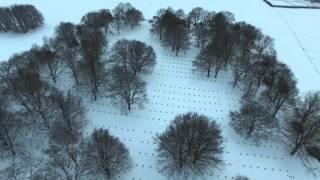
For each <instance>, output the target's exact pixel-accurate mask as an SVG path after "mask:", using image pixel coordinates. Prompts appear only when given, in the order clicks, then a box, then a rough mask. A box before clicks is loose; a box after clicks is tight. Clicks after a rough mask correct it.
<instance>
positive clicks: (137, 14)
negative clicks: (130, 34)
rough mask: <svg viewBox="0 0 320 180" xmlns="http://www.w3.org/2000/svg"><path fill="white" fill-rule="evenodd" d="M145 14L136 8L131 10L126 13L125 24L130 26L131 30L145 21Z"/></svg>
mask: <svg viewBox="0 0 320 180" xmlns="http://www.w3.org/2000/svg"><path fill="white" fill-rule="evenodd" d="M143 20H144V18H143V14H142V12H141V11H139V10H138V9H136V8H130V9H128V10H127V12H126V19H125V24H127V25H129V26H130V27H131V29H133V28H134V27H136V26H139V25H140V23H141V21H143Z"/></svg>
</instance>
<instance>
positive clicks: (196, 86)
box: [0, 0, 320, 180]
mask: <svg viewBox="0 0 320 180" xmlns="http://www.w3.org/2000/svg"><path fill="white" fill-rule="evenodd" d="M118 2H119V1H118V0H81V1H79V0H68V1H64V0H55V1H48V0H1V1H0V6H6V5H11V4H13V3H31V4H34V5H35V6H36V7H37V8H38V9H39V10H40V11H41V12H42V13H43V15H44V17H45V26H44V27H42V28H41V29H38V30H36V31H34V32H30V33H28V34H26V35H16V34H0V60H7V59H8V58H9V57H10V56H11V55H12V54H13V53H16V52H20V51H23V50H27V49H29V48H30V47H31V45H32V44H33V43H39V44H40V43H41V41H42V37H43V36H51V35H52V33H53V31H54V27H55V26H56V25H57V24H59V23H60V22H61V21H72V22H75V23H79V21H80V19H81V17H82V16H83V15H84V14H85V13H87V12H88V11H91V10H96V9H101V8H108V9H112V8H114V6H115V5H116V4H118ZM129 2H130V3H131V4H132V5H134V6H135V7H137V8H138V9H140V10H141V11H142V12H143V13H144V15H145V17H146V18H151V17H152V16H153V15H154V14H156V11H157V10H158V9H160V8H165V7H168V6H171V7H173V8H174V9H178V8H183V9H185V11H186V12H189V11H190V10H191V9H192V8H193V7H196V6H201V7H204V8H205V9H209V10H215V11H221V10H227V11H230V12H233V13H234V14H235V16H236V20H237V21H242V20H245V21H247V22H249V23H251V24H253V25H255V26H257V27H259V28H261V29H262V30H263V32H264V33H265V34H268V35H270V36H271V37H273V38H275V43H276V46H275V47H276V49H277V51H278V55H279V59H280V60H281V61H283V62H285V63H287V64H288V65H289V67H290V68H291V69H292V70H293V72H294V73H295V75H296V77H297V79H298V87H299V89H300V90H301V93H304V92H306V91H308V90H316V89H320V48H319V46H317V45H316V43H317V42H318V40H320V35H318V30H319V27H320V21H319V20H320V10H302V9H299V10H291V9H290V10H289V9H273V8H270V7H269V6H267V5H266V4H265V3H264V2H262V0H244V1H234V0H223V1H221V0H188V1H185V0H161V1H160V0H132V1H129ZM149 28H150V25H149V24H148V23H147V22H145V23H143V24H142V26H141V27H140V28H138V29H136V30H134V31H129V32H122V33H121V35H120V36H115V35H111V36H110V38H109V41H110V42H109V46H112V44H113V43H114V42H115V41H116V40H117V39H121V38H128V39H138V40H141V41H144V42H146V43H148V44H150V45H152V46H153V47H154V49H155V51H156V55H157V60H156V61H157V65H156V66H155V68H154V70H153V72H152V74H150V75H147V76H145V77H144V79H145V80H146V81H147V83H148V86H147V89H148V99H149V101H148V103H147V104H146V105H145V108H144V109H141V110H139V109H135V110H133V112H132V113H129V114H128V115H123V114H121V112H120V110H119V108H118V107H114V106H113V104H112V103H111V102H110V101H109V100H108V99H103V98H101V99H99V100H98V101H97V102H92V101H90V100H87V101H86V104H87V108H88V117H89V119H90V123H89V127H88V128H87V133H90V132H91V130H92V128H94V127H105V128H108V129H109V130H110V132H111V133H112V134H113V135H115V136H117V137H119V138H120V139H121V140H122V142H124V143H125V144H126V145H127V146H128V148H129V151H130V154H131V157H132V159H133V161H134V168H133V169H132V171H130V172H129V173H128V174H127V175H125V176H124V177H122V179H132V180H133V179H134V180H137V179H138V180H139V179H141V180H148V179H151V178H152V179H154V180H158V179H166V177H165V176H163V175H161V174H160V173H159V172H158V167H157V164H156V154H155V147H156V145H155V144H154V141H153V138H154V137H155V135H156V134H157V133H161V132H163V131H164V130H165V128H166V127H167V126H168V124H169V123H170V121H171V120H172V119H173V118H174V117H175V115H177V114H180V113H185V112H187V111H196V112H199V113H203V114H205V115H207V116H209V117H212V118H214V119H216V120H217V121H218V122H219V123H220V124H221V126H222V129H223V136H224V138H225V142H224V146H225V152H224V159H225V163H226V164H225V166H224V169H222V171H221V172H220V171H217V172H216V173H215V174H213V175H212V177H210V176H209V177H207V178H206V179H232V177H235V176H236V175H238V174H243V175H247V176H249V177H250V178H252V179H257V180H261V179H262V180H263V179H274V180H285V179H297V180H308V179H310V180H311V179H316V178H315V177H313V176H312V175H311V174H308V173H307V172H306V169H305V168H303V166H302V165H301V163H300V161H299V160H297V159H295V158H293V157H290V156H289V155H288V153H287V152H286V151H285V150H284V149H283V146H282V145H281V144H275V143H270V144H262V145H261V146H259V147H257V146H256V145H253V144H250V143H248V142H246V141H245V140H244V139H242V138H240V137H239V136H238V135H236V134H235V133H234V132H233V130H232V129H231V128H230V127H229V125H228V122H229V118H228V113H229V111H230V110H236V109H238V108H239V98H240V94H241V92H240V91H239V90H237V89H232V88H231V85H230V81H231V77H230V75H229V74H228V73H222V74H219V76H218V78H217V79H213V78H211V79H207V78H205V77H204V76H202V75H199V74H196V73H193V72H192V63H191V61H192V60H193V58H194V57H195V55H196V53H197V50H196V49H195V48H191V49H190V51H188V53H186V54H183V55H181V56H179V57H175V56H174V55H173V54H171V53H170V52H169V51H168V50H166V49H164V48H163V47H161V46H160V44H159V42H158V41H157V40H156V39H154V38H153V37H152V36H151V35H150V33H149ZM65 83H67V82H65ZM201 178H202V177H201ZM201 178H200V179H201Z"/></svg>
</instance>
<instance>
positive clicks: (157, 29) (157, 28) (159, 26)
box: [0, 9, 167, 40]
mask: <svg viewBox="0 0 320 180" xmlns="http://www.w3.org/2000/svg"><path fill="white" fill-rule="evenodd" d="M166 11H167V10H166V9H159V10H158V11H157V15H156V16H153V17H152V20H151V21H150V22H151V23H152V27H151V29H150V31H151V32H152V33H153V34H155V35H157V36H158V37H159V40H162V33H163V31H164V22H163V20H164V18H162V15H164V14H165V13H166ZM0 12H1V11H0Z"/></svg>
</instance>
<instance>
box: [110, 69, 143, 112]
mask: <svg viewBox="0 0 320 180" xmlns="http://www.w3.org/2000/svg"><path fill="white" fill-rule="evenodd" d="M109 91H110V93H111V97H112V98H114V100H115V102H116V103H120V105H122V107H123V108H124V110H129V111H130V110H131V109H132V106H133V105H135V104H137V105H138V106H140V107H141V106H143V104H144V102H145V101H146V100H147V98H146V96H147V94H146V83H145V82H144V81H143V80H141V79H140V78H139V77H138V76H135V75H134V74H133V73H131V72H126V71H125V69H124V68H123V67H121V66H115V67H114V68H113V70H112V80H111V82H110V84H109Z"/></svg>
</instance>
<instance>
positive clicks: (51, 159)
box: [42, 139, 84, 180]
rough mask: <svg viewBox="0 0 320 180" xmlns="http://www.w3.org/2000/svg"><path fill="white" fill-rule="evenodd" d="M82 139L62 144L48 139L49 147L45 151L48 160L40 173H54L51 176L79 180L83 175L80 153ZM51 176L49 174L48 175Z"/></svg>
mask: <svg viewBox="0 0 320 180" xmlns="http://www.w3.org/2000/svg"><path fill="white" fill-rule="evenodd" d="M82 151H83V142H82V140H81V141H79V142H77V143H72V144H63V143H60V142H57V141H55V140H53V139H49V147H48V149H47V150H46V151H45V154H46V155H48V160H47V162H46V164H45V168H44V169H42V171H44V172H42V173H47V174H54V176H53V177H52V178H55V177H56V178H57V177H58V179H66V180H79V179H81V177H82V176H83V171H84V170H83V168H82V163H81V153H82ZM49 177H50V178H51V175H50V176H49Z"/></svg>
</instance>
